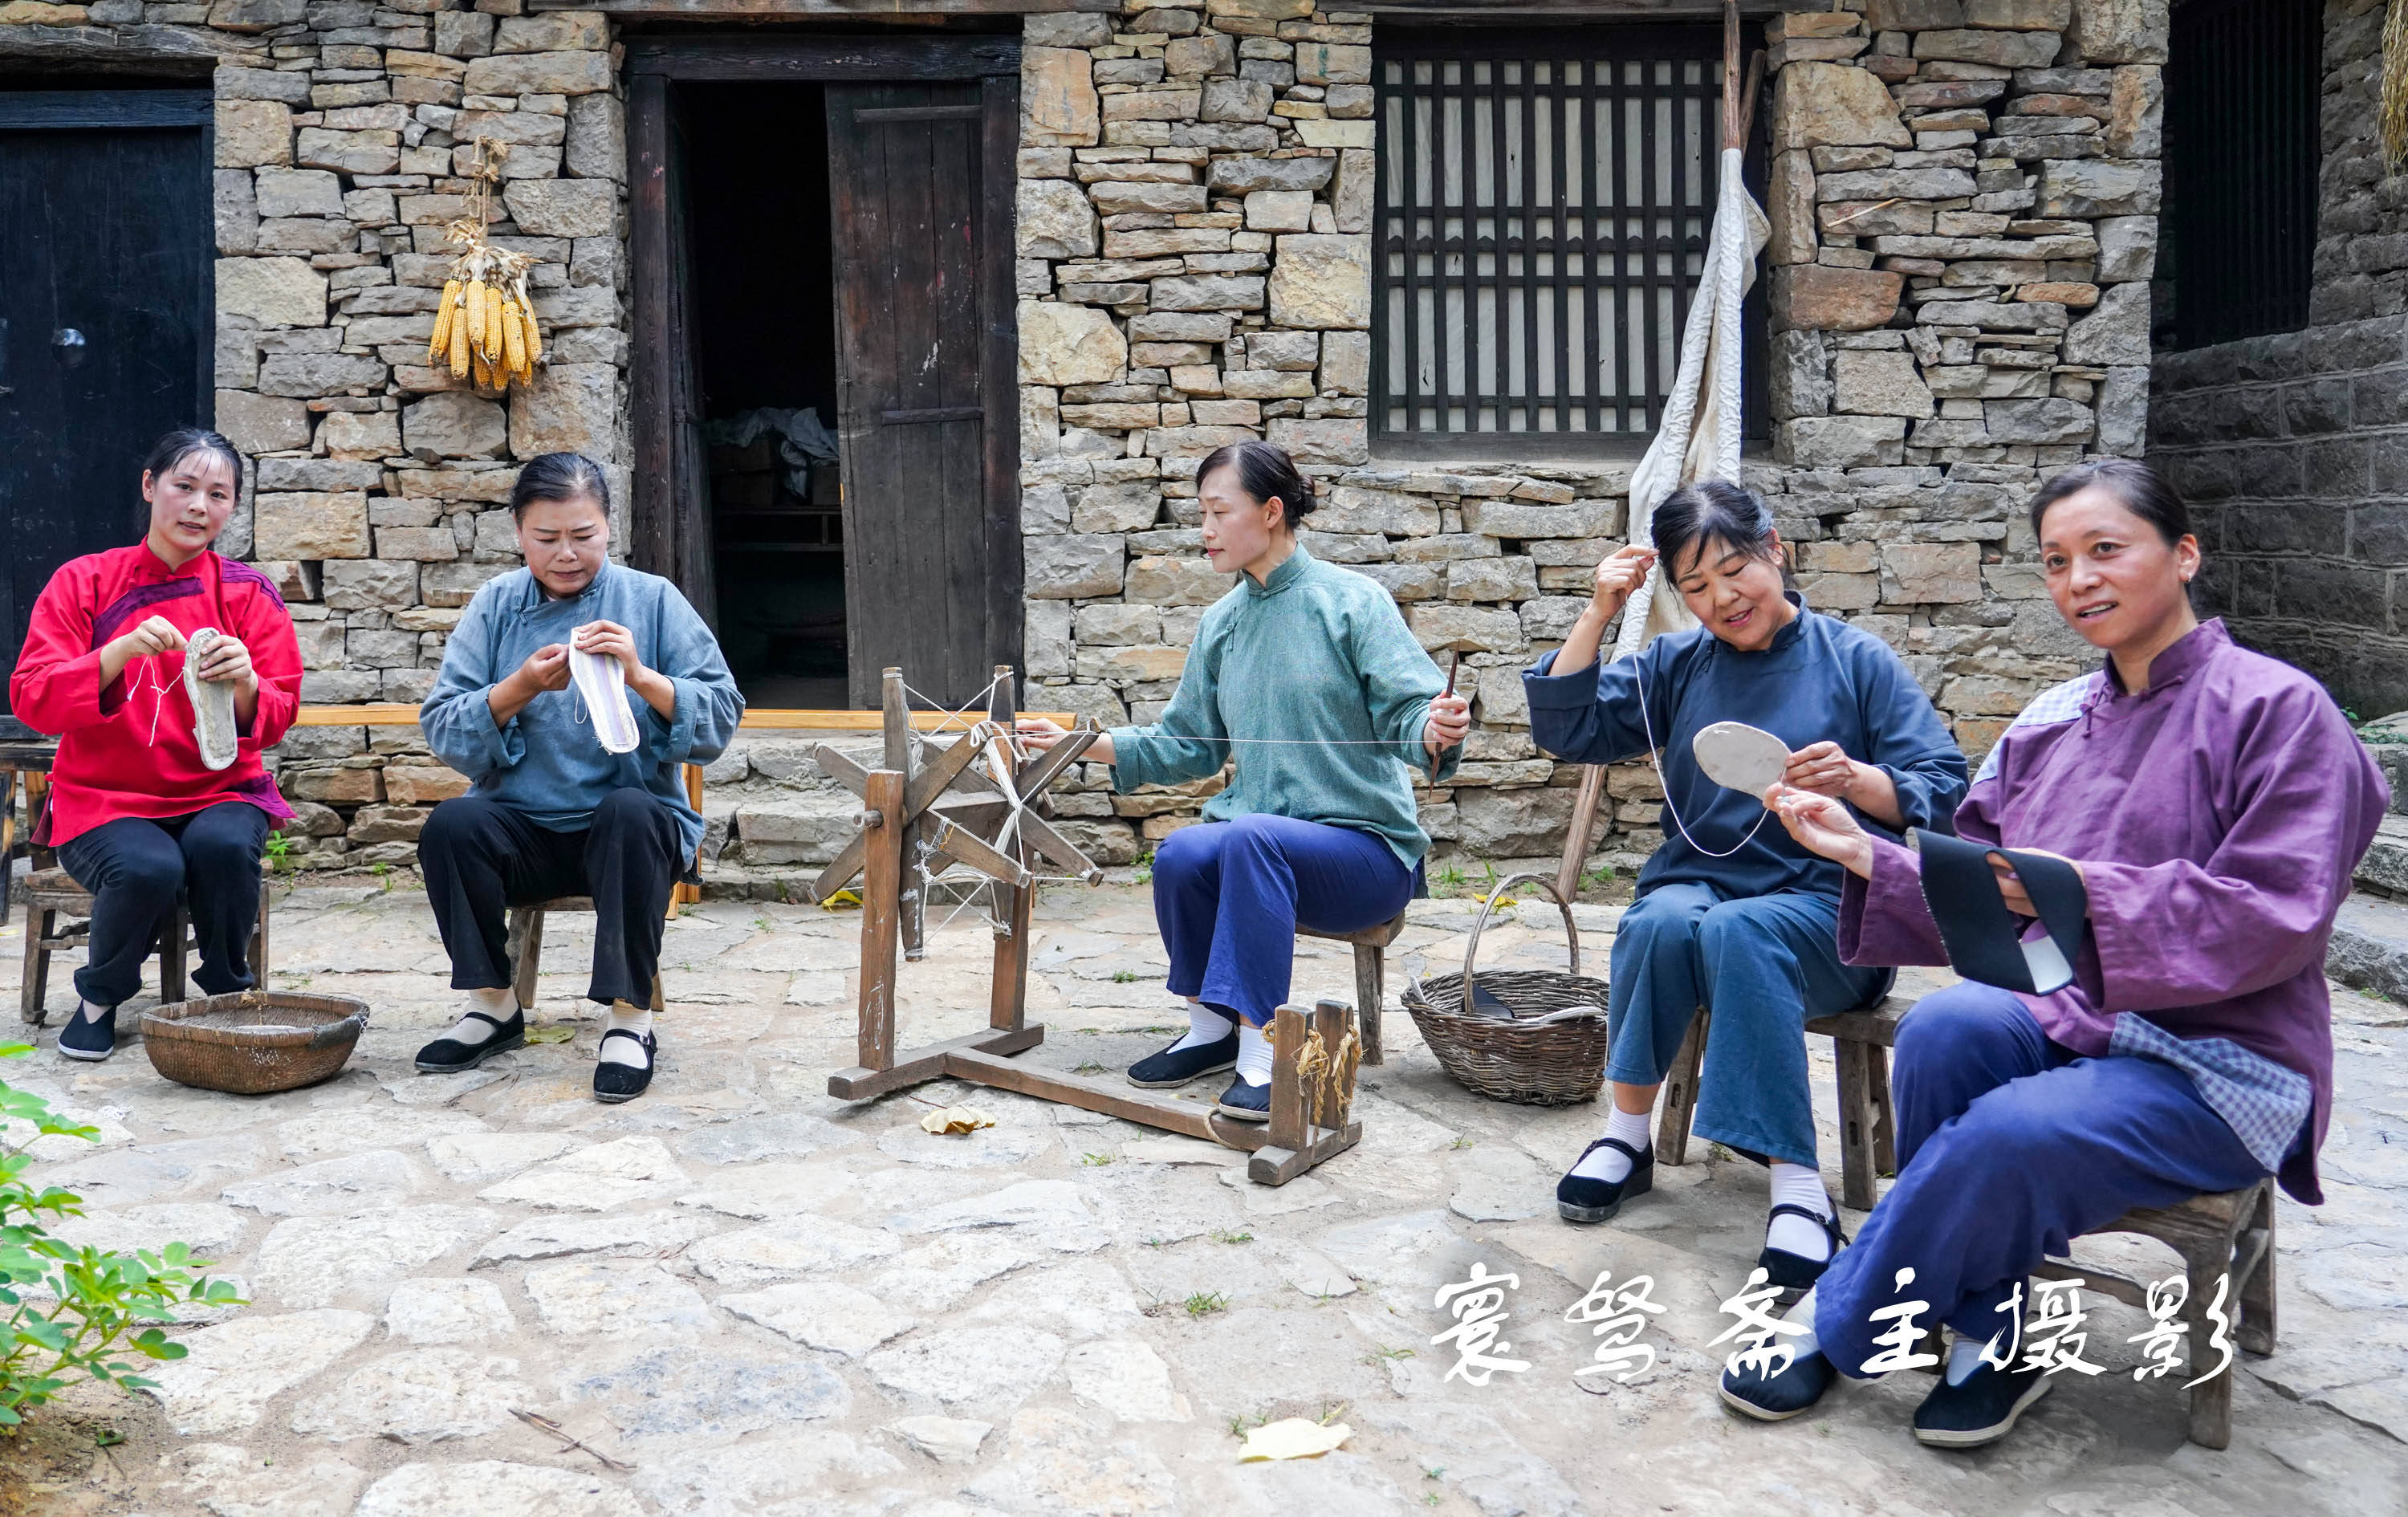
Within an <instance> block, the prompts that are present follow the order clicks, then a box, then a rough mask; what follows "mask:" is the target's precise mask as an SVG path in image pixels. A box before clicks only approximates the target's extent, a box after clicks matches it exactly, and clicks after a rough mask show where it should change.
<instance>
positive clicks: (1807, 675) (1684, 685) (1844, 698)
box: [1522, 591, 1968, 896]
mask: <svg viewBox="0 0 2408 1517" xmlns="http://www.w3.org/2000/svg"><path fill="white" fill-rule="evenodd" d="M1789 599H1790V601H1791V602H1792V603H1793V604H1795V605H1796V606H1797V607H1798V608H1799V609H1798V618H1797V620H1796V621H1793V622H1791V623H1789V624H1788V625H1787V626H1785V627H1783V628H1782V629H1781V631H1780V633H1779V634H1778V635H1776V636H1775V637H1773V639H1772V646H1771V647H1770V648H1768V649H1766V650H1765V651H1762V652H1757V653H1742V652H1741V651H1738V650H1736V649H1734V648H1732V647H1730V646H1729V645H1727V644H1726V643H1724V642H1722V641H1721V640H1720V639H1718V638H1717V637H1714V635H1713V633H1711V632H1709V631H1707V630H1706V629H1705V628H1703V627H1694V628H1691V629H1690V630H1688V631H1686V632H1676V633H1669V634H1667V635H1665V636H1663V637H1657V638H1656V640H1655V641H1654V642H1652V643H1650V644H1648V645H1647V647H1646V648H1645V649H1644V650H1643V651H1641V652H1640V653H1639V655H1638V656H1637V657H1635V658H1626V659H1620V660H1616V661H1615V662H1613V663H1612V664H1601V663H1600V664H1592V665H1589V666H1588V667H1587V668H1585V669H1583V670H1581V671H1580V672H1579V673H1578V674H1568V675H1564V676H1562V677H1561V678H1557V677H1555V676H1554V675H1551V674H1549V673H1548V672H1547V671H1548V670H1549V669H1550V668H1552V667H1554V665H1555V654H1553V653H1549V654H1548V655H1547V656H1546V657H1544V658H1542V659H1541V660H1540V661H1539V663H1538V666H1537V667H1536V668H1533V669H1529V670H1527V671H1525V672H1524V674H1523V676H1522V687H1523V689H1524V691H1525V692H1526V693H1527V694H1528V696H1529V700H1530V738H1531V740H1532V741H1533V742H1535V743H1537V744H1538V745H1539V747H1540V748H1541V749H1542V750H1544V751H1547V752H1549V753H1552V754H1554V755H1555V756H1556V757H1557V758H1564V759H1571V760H1575V761H1577V762H1579V763H1583V764H1611V763H1613V762H1614V761H1615V760H1617V759H1627V758H1634V757H1637V756H1638V755H1640V754H1642V753H1645V752H1646V751H1647V750H1648V747H1649V742H1648V733H1649V731H1650V730H1651V729H1652V731H1653V733H1654V735H1655V741H1656V743H1658V744H1660V745H1662V751H1661V756H1660V758H1659V761H1658V762H1659V763H1660V764H1661V765H1662V766H1663V774H1664V788H1665V792H1666V794H1667V795H1668V796H1669V797H1670V802H1671V809H1672V810H1675V811H1678V812H1679V813H1680V818H1681V821H1682V822H1683V823H1686V824H1687V827H1688V832H1689V835H1690V836H1689V837H1684V836H1683V835H1682V831H1681V828H1680V827H1678V826H1675V825H1674V824H1673V821H1672V817H1671V816H1670V814H1669V813H1668V814H1667V815H1666V816H1665V817H1664V819H1663V828H1664V845H1663V846H1662V847H1661V848H1658V849H1657V850H1656V853H1655V856H1654V857H1653V858H1650V859H1649V860H1648V861H1647V866H1646V867H1645V868H1643V869H1641V871H1640V872H1639V892H1640V894H1642V895H1643V894H1646V893H1647V892H1649V891H1651V890H1653V889H1655V888H1656V886H1658V885H1665V884H1670V883H1671V882H1673V881H1674V880H1694V881H1698V882H1699V883H1703V884H1710V885H1713V886H1714V887H1716V888H1717V889H1719V890H1721V891H1722V892H1723V893H1724V894H1726V895H1730V896H1736V895H1770V894H1773V893H1775V892H1777V891H1785V890H1787V891H1811V892H1813V893H1815V894H1825V895H1833V896H1836V895H1838V894H1840V875H1841V868H1840V866H1838V865H1836V864H1833V863H1832V862H1830V861H1829V860H1828V859H1824V858H1819V857H1817V856H1815V855H1814V854H1812V853H1809V852H1806V850H1804V849H1803V848H1800V847H1799V845H1798V844H1797V843H1795V842H1793V841H1791V840H1790V837H1789V834H1788V833H1787V832H1785V831H1784V830H1783V829H1782V826H1781V823H1780V821H1779V819H1777V818H1775V817H1773V816H1771V815H1770V814H1769V813H1767V812H1766V810H1765V809H1764V807H1763V806H1762V804H1761V803H1759V802H1758V801H1757V800H1756V798H1755V797H1754V796H1751V795H1742V794H1740V793H1739V792H1738V791H1735V790H1725V789H1724V788H1723V787H1722V786H1720V785H1718V784H1716V783H1714V782H1713V780H1709V779H1707V778H1706V776H1705V773H1704V771H1702V770H1700V769H1699V767H1698V761H1697V758H1696V756H1695V755H1694V754H1693V753H1692V752H1691V751H1690V748H1689V740H1690V739H1691V738H1692V737H1696V736H1697V733H1698V729H1699V728H1700V727H1705V726H1711V725H1712V724H1713V723H1716V722H1744V723H1747V724H1748V725H1749V726H1752V727H1761V728H1763V729H1764V730H1765V731H1767V732H1770V733H1771V734H1772V735H1773V736H1774V737H1779V738H1780V739H1781V740H1782V741H1783V742H1785V743H1787V744H1788V745H1789V748H1790V751H1792V752H1795V751H1798V750H1799V749H1801V748H1804V747H1806V746H1807V745H1808V744H1810V743H1819V742H1825V741H1829V742H1836V743H1838V744H1839V745H1840V747H1841V748H1842V749H1843V750H1844V751H1846V752H1847V755H1848V756H1849V757H1850V758H1853V759H1856V760H1858V761H1860V762H1862V763H1866V764H1871V765H1874V766H1878V767H1880V768H1881V769H1884V770H1885V771H1886V772H1887V773H1888V775H1889V777H1890V779H1891V780H1894V781H1896V783H1897V785H1898V804H1899V811H1900V812H1901V813H1902V814H1903V816H1904V817H1905V821H1906V824H1907V825H1908V826H1910V827H1933V826H1937V827H1942V828H1944V827H1946V826H1947V824H1948V818H1949V816H1950V815H1951V814H1952V813H1953V812H1955V810H1956V809H1957V802H1959V801H1961V800H1963V799H1964V798H1965V789H1966V785H1967V782H1968V770H1967V766H1966V763H1965V755H1964V754H1963V753H1962V752H1960V751H1958V750H1957V743H1956V739H1955V738H1953V737H1950V736H1949V734H1948V729H1947V727H1946V726H1944V725H1942V723H1941V720H1940V713H1939V712H1938V711H1935V710H1933V709H1932V708H1931V702H1929V701H1928V700H1927V699H1925V698H1924V694H1923V692H1922V690H1921V689H1920V688H1919V687H1918V686H1917V685H1916V684H1915V682H1914V676H1913V675H1911V674H1909V673H1908V672H1907V669H1906V665H1904V664H1903V663H1901V662H1899V656H1898V655H1897V654H1896V653H1894V652H1892V651H1890V647H1889V645H1888V644H1887V643H1885V642H1883V641H1882V640H1881V639H1880V638H1879V637H1874V636H1873V635H1872V634H1871V633H1869V632H1865V631H1862V630H1860V629H1858V628H1856V627H1853V626H1850V625H1849V624H1848V623H1845V622H1842V621H1839V620H1837V619H1836V618H1833V617H1828V616H1824V615H1822V614H1820V613H1818V612H1815V611H1812V610H1809V609H1807V608H1806V604H1805V602H1804V601H1803V600H1802V599H1800V598H1799V595H1798V594H1797V593H1796V592H1794V591H1793V592H1791V593H1790V594H1789ZM1642 689H1643V690H1644V691H1645V692H1646V710H1645V712H1644V713H1643V720H1642V713H1641V709H1640V698H1639V697H1640V692H1641V690H1642ZM1759 818H1761V819H1762V820H1763V825H1762V826H1760V827H1759V826H1756V822H1757V819H1759ZM1860 820H1863V821H1865V822H1866V823H1867V825H1869V826H1871V825H1874V823H1871V819H1870V818H1860ZM1750 827H1756V835H1755V837H1750V838H1748V840H1747V841H1746V842H1745V843H1744V844H1741V846H1740V847H1739V848H1738V849H1737V851H1736V852H1732V853H1730V854H1729V856H1727V857H1724V858H1715V857H1713V856H1711V855H1710V853H1709V852H1706V851H1707V850H1712V851H1713V852H1722V851H1723V850H1725V849H1728V848H1731V847H1732V845H1733V844H1738V843H1740V839H1741V838H1742V837H1746V835H1747V832H1748V829H1749V828H1750ZM1691 837H1694V839H1695V842H1692V841H1691V840H1690V839H1691ZM1699 845H1702V847H1700V846H1699Z"/></svg>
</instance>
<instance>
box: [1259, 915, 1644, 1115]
mask: <svg viewBox="0 0 2408 1517" xmlns="http://www.w3.org/2000/svg"><path fill="white" fill-rule="evenodd" d="M1404 930H1405V913H1404V912H1402V911H1399V912H1398V913H1397V914H1396V915H1395V916H1394V917H1392V918H1390V919H1389V920H1387V921H1386V922H1383V923H1380V924H1379V925H1378V926H1376V927H1365V928H1364V929H1362V930H1361V931H1360V932H1317V931H1315V930H1314V929H1312V928H1311V927H1308V926H1306V925H1304V924H1303V923H1297V928H1296V935H1297V937H1319V938H1323V939H1326V940H1327V941H1329V942H1332V943H1352V944H1354V945H1355V1038H1357V1039H1359V1040H1360V1042H1361V1045H1362V1049H1363V1062H1364V1063H1365V1064H1383V1063H1385V1062H1386V1061H1387V1056H1386V1054H1385V1052H1383V1050H1382V1048H1381V1046H1380V1009H1381V1007H1382V1006H1383V1005H1385V1004H1386V1003H1385V1001H1384V999H1383V997H1384V996H1385V995H1386V994H1387V991H1386V983H1385V980H1386V970H1387V957H1388V956H1387V953H1386V952H1384V951H1385V950H1386V948H1387V946H1388V945H1389V944H1390V943H1393V942H1395V941H1396V940H1397V934H1398V933H1400V932H1402V931H1404ZM1687 1130H1688V1129H1687V1128H1686V1126H1685V1125H1684V1127H1683V1129H1682V1131H1683V1132H1684V1133H1685V1132H1686V1131H1687Z"/></svg>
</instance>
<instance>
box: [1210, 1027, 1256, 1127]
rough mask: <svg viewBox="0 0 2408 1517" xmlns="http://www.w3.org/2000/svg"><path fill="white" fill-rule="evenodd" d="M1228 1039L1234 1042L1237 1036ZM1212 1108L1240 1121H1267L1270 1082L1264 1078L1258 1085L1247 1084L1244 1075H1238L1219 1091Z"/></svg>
mask: <svg viewBox="0 0 2408 1517" xmlns="http://www.w3.org/2000/svg"><path fill="white" fill-rule="evenodd" d="M1229 1040H1230V1041H1231V1042H1233V1043H1234V1042H1236V1041H1237V1038H1235V1037H1234V1036H1232V1037H1231V1038H1230V1039H1229ZM1212 1109H1213V1110H1215V1111H1218V1112H1219V1113H1221V1115H1223V1116H1225V1117H1235V1118H1237V1119H1238V1120H1239V1121H1240V1122H1269V1121H1270V1120H1271V1082H1270V1081H1268V1080H1266V1081H1263V1082H1262V1083H1261V1084H1259V1085H1249V1084H1247V1083H1246V1077H1245V1076H1243V1075H1240V1076H1239V1077H1238V1078H1237V1079H1235V1080H1233V1081H1229V1088H1228V1089H1227V1090H1225V1091H1223V1092H1222V1093H1221V1099H1220V1100H1219V1101H1217V1102H1215V1103H1214V1104H1213V1107H1212Z"/></svg>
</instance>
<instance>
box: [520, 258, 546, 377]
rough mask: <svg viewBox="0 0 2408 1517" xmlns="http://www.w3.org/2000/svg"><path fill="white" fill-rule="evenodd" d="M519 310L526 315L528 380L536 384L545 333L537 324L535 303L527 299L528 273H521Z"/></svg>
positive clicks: (526, 370)
mask: <svg viewBox="0 0 2408 1517" xmlns="http://www.w3.org/2000/svg"><path fill="white" fill-rule="evenodd" d="M519 309H520V310H522V311H523V312H524V313H525V314H526V369H525V372H526V378H527V382H528V383H530V384H532V383H534V382H535V366H536V365H537V363H538V361H540V360H541V359H542V357H543V333H542V331H541V330H540V329H539V328H538V327H537V325H536V324H535V302H534V301H533V300H530V299H529V298H527V287H526V272H525V270H523V269H522V270H520V272H519Z"/></svg>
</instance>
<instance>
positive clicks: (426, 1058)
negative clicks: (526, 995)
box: [418, 1011, 526, 1075]
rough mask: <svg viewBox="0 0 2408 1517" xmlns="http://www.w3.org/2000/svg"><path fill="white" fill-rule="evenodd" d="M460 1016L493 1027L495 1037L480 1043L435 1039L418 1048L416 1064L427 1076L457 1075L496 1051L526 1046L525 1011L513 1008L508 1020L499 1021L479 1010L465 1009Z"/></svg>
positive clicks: (480, 1062)
mask: <svg viewBox="0 0 2408 1517" xmlns="http://www.w3.org/2000/svg"><path fill="white" fill-rule="evenodd" d="M461 1015H463V1016H469V1017H474V1018H476V1019H477V1020H478V1021H479V1022H481V1023H486V1024H488V1025H489V1026H491V1027H492V1028H493V1029H494V1036H493V1037H491V1038H486V1039H485V1040H484V1041H483V1042H481V1043H464V1042H462V1041H460V1040H459V1039H458V1038H437V1039H436V1040H435V1041H433V1042H432V1043H429V1044H427V1045H426V1046H425V1047H424V1048H423V1049H420V1050H419V1051H418V1067H419V1070H420V1072H421V1073H423V1074H429V1075H456V1074H459V1073H461V1072H462V1071H463V1070H467V1069H474V1068H475V1067H477V1066H479V1065H480V1064H482V1063H484V1062H485V1061H486V1060H487V1059H490V1058H492V1057H493V1056H494V1055H495V1054H496V1053H508V1052H509V1051H510V1050H512V1049H514V1048H524V1047H526V1013H525V1012H523V1011H513V1012H511V1013H510V1020H509V1021H508V1022H502V1021H499V1020H497V1019H495V1018H493V1017H489V1016H487V1015H485V1013H483V1012H482V1011H465V1012H462V1013H461Z"/></svg>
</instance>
